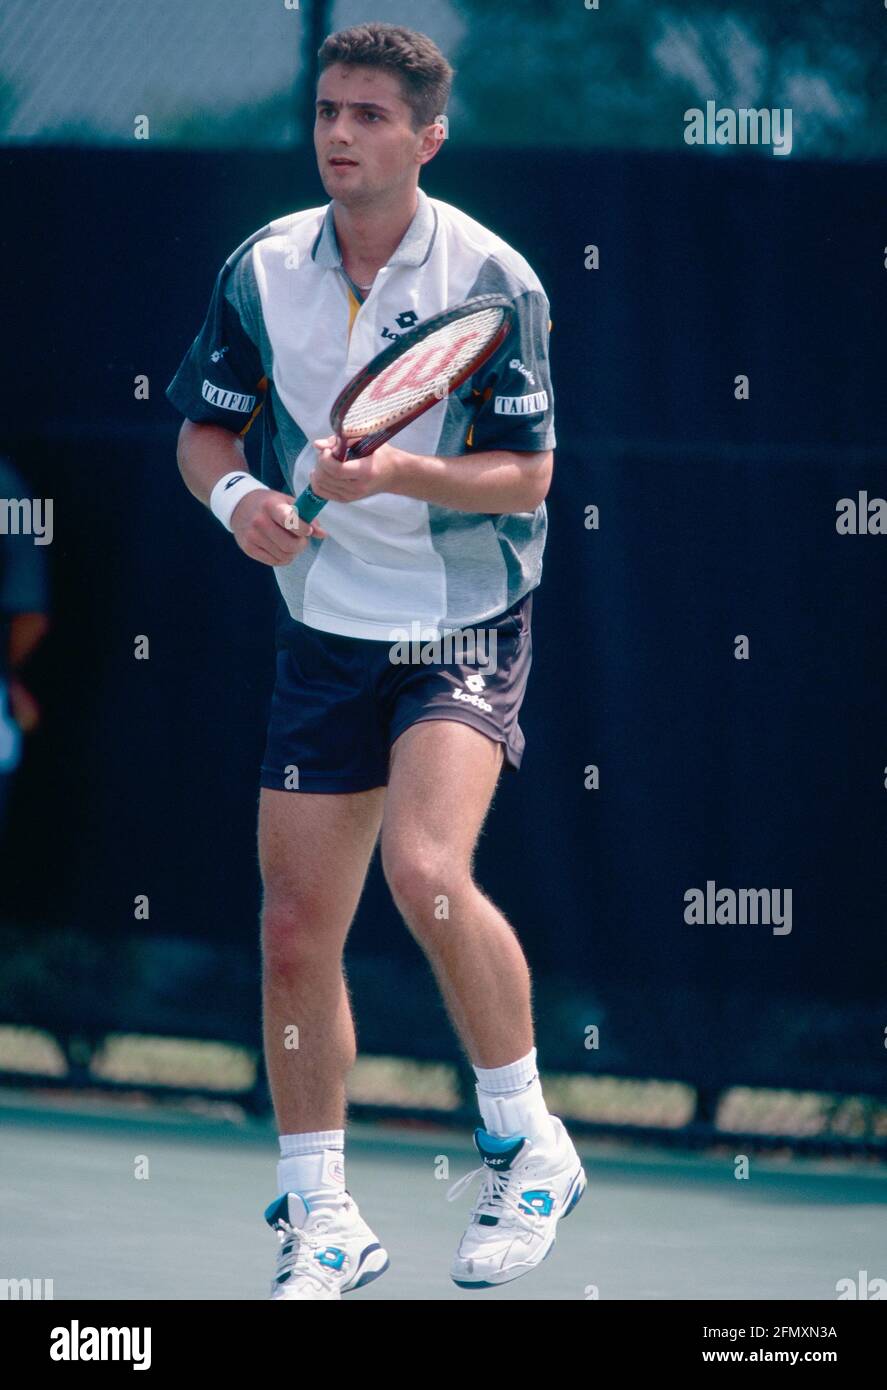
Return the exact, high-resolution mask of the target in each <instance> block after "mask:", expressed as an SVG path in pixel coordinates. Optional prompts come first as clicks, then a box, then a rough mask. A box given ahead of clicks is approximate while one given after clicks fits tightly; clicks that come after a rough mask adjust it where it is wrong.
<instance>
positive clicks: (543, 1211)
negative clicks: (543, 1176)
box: [521, 1188, 554, 1216]
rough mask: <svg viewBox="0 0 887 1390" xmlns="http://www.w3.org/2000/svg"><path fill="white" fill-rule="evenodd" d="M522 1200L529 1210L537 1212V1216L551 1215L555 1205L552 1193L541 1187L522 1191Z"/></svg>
mask: <svg viewBox="0 0 887 1390" xmlns="http://www.w3.org/2000/svg"><path fill="white" fill-rule="evenodd" d="M521 1201H522V1202H523V1204H524V1206H525V1208H526V1210H527V1211H529V1212H531V1213H532V1212H535V1213H536V1215H537V1216H550V1215H551V1211H552V1207H553V1206H554V1197H553V1196H552V1194H551V1193H550V1192H548V1191H545V1190H543V1189H539V1188H531V1189H530V1190H529V1191H527V1192H522V1193H521Z"/></svg>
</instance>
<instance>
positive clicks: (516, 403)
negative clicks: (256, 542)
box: [167, 188, 556, 641]
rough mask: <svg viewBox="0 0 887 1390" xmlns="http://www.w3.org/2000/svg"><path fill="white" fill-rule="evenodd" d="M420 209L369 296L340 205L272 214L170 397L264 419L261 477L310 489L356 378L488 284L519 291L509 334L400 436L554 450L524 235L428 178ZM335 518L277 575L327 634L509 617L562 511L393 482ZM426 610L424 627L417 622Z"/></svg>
mask: <svg viewBox="0 0 887 1390" xmlns="http://www.w3.org/2000/svg"><path fill="white" fill-rule="evenodd" d="M417 192H418V207H417V210H416V214H415V217H414V218H413V221H412V222H411V224H410V226H409V227H408V229H407V231H406V233H405V235H404V237H403V239H402V240H401V242H400V245H399V246H398V248H397V250H396V251H395V253H394V255H393V256H392V257H391V259H390V261H389V262H388V264H387V265H386V266H383V267H382V269H381V270H380V271H379V272H378V274H377V276H376V278H375V281H374V282H373V286H372V289H371V290H370V292H369V294H367V296H366V298H365V299H364V300H363V302H362V303H361V301H360V300H359V299H358V297H357V296H356V295H355V293H354V290H353V288H352V286H351V282H350V281H349V280H348V277H347V275H346V274H345V271H344V268H343V266H342V258H341V253H340V250H339V245H338V239H337V237H336V229H335V223H334V221H333V204H332V203H329V204H327V205H326V206H325V207H318V208H309V209H307V210H305V211H302V212H295V213H292V214H290V215H288V216H285V217H281V218H278V219H277V220H275V221H274V222H270V223H269V224H268V225H267V226H266V227H263V228H262V229H261V230H260V231H258V232H256V233H255V234H254V235H253V236H251V237H250V238H249V239H248V240H247V241H245V242H244V243H243V245H242V246H240V247H238V249H237V250H236V251H234V252H233V254H232V255H231V256H230V257H229V258H228V260H227V261H226V262H225V264H224V266H223V267H222V270H221V271H220V273H219V276H218V279H217V280H216V285H215V289H214V292H213V296H212V300H211V302H210V306H209V312H208V314H207V317H206V321H205V323H204V325H203V328H202V329H201V331H200V333H199V335H198V337H197V338H196V339H195V341H194V343H193V345H192V347H191V348H190V350H189V352H188V353H187V355H186V356H185V359H184V361H183V362H182V365H181V366H180V368H179V370H178V372H177V373H176V376H175V377H174V379H173V381H172V382H171V383H170V385H169V387H168V388H167V395H168V397H169V399H170V400H171V401H172V403H173V405H175V406H176V407H177V408H178V409H179V410H180V411H181V412H182V414H183V415H185V416H187V417H188V418H189V419H191V420H194V421H198V422H206V423H210V424H215V425H221V426H222V427H223V428H225V429H230V430H232V431H235V432H236V433H238V434H245V433H246V432H247V430H248V429H249V428H250V426H251V425H252V422H253V420H254V419H256V418H258V419H259V421H260V423H261V429H262V450H261V472H260V476H261V478H262V481H263V482H265V483H267V484H268V486H269V487H273V488H276V489H278V490H280V491H287V492H289V493H292V494H294V495H296V496H298V494H299V493H300V492H301V490H302V488H303V487H304V486H305V485H306V483H307V482H308V478H309V474H310V473H311V471H312V469H313V468H314V466H315V463H316V459H317V452H316V450H315V448H314V445H313V444H312V443H311V441H312V440H313V439H317V438H320V437H321V436H325V435H328V434H329V432H330V423H329V416H330V408H331V406H332V404H333V402H334V401H335V399H336V397H337V395H338V394H339V392H340V391H341V390H342V388H343V387H344V386H345V385H346V384H347V382H348V381H349V380H350V379H351V378H352V377H353V376H354V375H355V373H356V372H358V371H359V370H360V369H361V368H362V367H364V366H365V365H366V364H367V363H368V362H369V361H370V360H371V359H372V358H373V357H374V356H375V355H376V353H378V352H380V351H381V350H382V349H383V348H385V347H387V346H388V345H389V343H390V342H391V341H392V339H393V338H395V337H396V336H397V335H398V334H399V333H402V332H404V331H405V330H406V329H408V328H411V327H412V326H413V325H414V324H416V323H419V322H420V321H421V320H422V319H425V318H428V317H429V316H430V315H431V314H435V313H439V312H440V311H441V310H443V309H446V308H449V307H450V306H451V305H454V304H458V303H459V302H460V301H462V300H464V299H468V298H469V297H470V296H472V295H475V294H488V293H493V292H495V293H500V294H507V295H508V296H509V298H510V299H511V300H512V302H513V303H514V305H515V307H516V310H517V314H516V319H515V323H514V325H513V327H512V330H511V332H510V333H509V335H508V337H507V338H506V340H505V342H504V343H503V344H502V346H501V348H499V349H498V351H497V352H496V354H495V355H494V356H493V357H491V358H490V360H489V361H488V362H486V363H485V364H484V365H483V366H482V367H480V368H479V369H478V371H477V372H475V374H474V376H473V377H471V378H470V379H469V380H468V381H466V382H465V383H464V384H463V385H462V386H461V387H459V389H458V390H457V391H456V392H455V393H453V394H451V395H450V396H449V397H447V398H446V399H445V400H442V401H440V402H439V403H438V404H437V405H435V406H433V407H432V408H431V409H430V410H429V411H427V412H426V413H425V414H424V415H423V416H421V417H420V418H419V419H418V420H414V421H413V422H412V423H411V424H409V425H408V426H407V427H406V428H405V429H404V430H402V431H401V433H400V434H399V435H397V437H396V443H397V445H398V446H399V447H401V448H404V449H407V450H409V451H410V452H412V453H417V454H426V455H438V456H441V455H442V456H450V457H452V456H455V455H459V454H471V453H473V452H480V451H483V450H487V449H509V450H512V449H513V450H515V451H522V452H534V451H536V450H543V449H553V448H554V447H555V442H556V441H555V433H554V399H553V392H552V386H551V378H550V372H549V364H548V335H549V330H550V327H551V322H550V318H549V303H548V299H547V297H546V295H545V291H544V290H543V288H542V285H541V284H540V282H539V280H538V278H537V276H536V274H535V273H534V271H533V270H532V268H531V266H530V265H529V264H528V263H527V261H526V260H525V259H524V258H523V256H521V255H520V254H519V253H518V252H517V251H515V250H514V249H513V248H512V247H511V246H509V245H508V243H507V242H505V241H503V240H502V239H501V237H498V236H496V235H495V234H494V233H493V232H491V231H488V230H487V228H486V227H484V226H482V225H481V224H480V223H479V222H476V221H474V219H473V218H471V217H468V216H466V214H465V213H464V212H461V211H460V210H459V209H458V208H456V207H453V206H451V205H450V204H449V203H444V202H442V201H441V200H440V199H438V198H429V197H428V196H427V195H426V194H425V193H424V192H423V190H422V189H421V188H420V189H418V190H417ZM319 521H320V524H321V525H322V526H323V528H324V530H325V531H327V532H328V537H327V539H325V540H320V539H317V538H316V537H315V538H313V539H312V540H311V541H310V542H309V544H308V545H307V546H306V548H305V550H304V551H303V552H302V554H301V555H298V556H297V557H296V558H295V559H294V560H293V561H292V562H291V564H289V565H286V566H276V567H275V570H274V573H275V574H276V576H277V582H278V584H279V585H280V589H281V592H282V594H283V597H284V599H285V601H286V606H287V608H288V609H289V613H290V615H291V617H292V618H294V619H296V620H297V621H299V622H303V623H306V624H308V625H309V626H310V627H315V628H320V629H322V630H324V631H326V632H335V633H340V634H342V635H345V636H351V637H364V638H373V639H378V640H384V641H390V640H391V634H392V630H393V629H404V628H406V629H407V631H408V632H415V631H418V632H420V633H421V636H422V638H423V640H435V639H436V638H437V637H440V636H442V635H444V633H445V632H446V631H447V630H448V629H453V628H460V627H470V626H473V625H475V624H479V623H482V622H484V621H486V620H487V619H489V618H493V617H496V616H497V615H498V614H500V613H501V612H503V610H504V609H506V608H508V607H510V606H511V604H513V603H515V602H516V601H517V600H518V599H519V598H521V597H523V595H524V594H526V593H527V592H528V591H529V590H530V589H534V588H535V587H536V586H537V585H538V583H539V581H540V578H541V574H542V551H543V548H544V545H545V534H546V526H547V516H546V509H545V504H544V503H542V504H541V505H540V506H539V507H537V508H536V510H535V511H533V512H516V513H503V514H495V513H489V512H479V513H471V512H464V511H457V510H454V509H452V508H450V507H441V506H438V505H436V504H434V503H430V502H423V501H418V500H416V499H415V498H411V497H401V496H399V495H395V494H393V493H378V494H376V495H375V496H373V497H366V498H363V499H361V500H360V501H357V502H347V503H346V502H328V503H327V505H326V506H325V507H324V509H323V511H322V512H321V514H320V517H319ZM414 623H418V624H419V628H418V629H416V628H413V627H412V626H411V625H412V624H414Z"/></svg>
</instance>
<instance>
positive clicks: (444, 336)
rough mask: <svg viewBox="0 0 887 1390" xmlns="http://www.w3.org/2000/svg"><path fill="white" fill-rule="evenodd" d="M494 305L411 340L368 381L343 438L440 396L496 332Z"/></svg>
mask: <svg viewBox="0 0 887 1390" xmlns="http://www.w3.org/2000/svg"><path fill="white" fill-rule="evenodd" d="M502 319H503V310H502V308H501V307H499V306H498V305H492V306H490V307H487V308H484V309H478V310H476V311H475V312H474V313H472V314H466V315H463V316H462V317H461V318H458V319H455V320H454V321H453V322H452V323H448V324H445V325H444V326H443V327H442V328H438V329H435V330H434V332H432V333H429V334H428V335H427V337H425V338H422V339H421V341H419V342H418V343H414V344H413V346H412V347H410V348H408V349H407V350H406V352H404V353H402V354H401V356H400V357H398V358H397V359H396V360H395V361H394V362H392V363H390V364H389V366H387V367H386V368H385V370H384V371H382V372H380V374H379V375H378V376H377V377H375V378H373V379H372V380H371V381H369V382H368V383H367V385H366V387H365V388H364V390H363V391H362V392H361V393H360V395H359V396H358V397H357V398H356V399H355V400H354V401H353V402H352V403H351V405H350V406H349V408H348V410H347V411H346V413H345V416H344V419H343V421H342V432H343V434H344V435H345V436H346V438H352V439H355V438H357V439H359V438H362V437H363V436H365V435H368V434H374V433H375V432H376V431H377V430H382V429H386V428H387V427H388V426H389V425H391V424H393V423H395V421H397V420H400V419H402V418H403V417H404V416H407V415H410V414H412V413H413V412H414V411H416V410H418V409H419V408H420V407H421V406H423V405H425V403H426V402H428V401H431V400H434V399H437V400H443V399H444V397H445V396H446V395H447V393H448V392H449V390H450V388H451V386H452V384H453V382H454V381H456V380H457V379H459V378H461V377H463V375H464V374H466V373H468V372H469V371H470V367H471V364H472V363H473V362H474V361H476V360H477V359H478V358H479V357H480V356H481V355H482V353H483V352H484V350H485V349H486V347H487V346H488V344H489V343H490V342H491V341H492V339H493V338H494V337H495V336H496V334H497V333H498V331H499V329H500V327H501V324H502Z"/></svg>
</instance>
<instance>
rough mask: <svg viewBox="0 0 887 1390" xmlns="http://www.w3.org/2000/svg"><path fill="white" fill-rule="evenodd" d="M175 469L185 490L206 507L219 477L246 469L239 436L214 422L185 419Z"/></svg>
mask: <svg viewBox="0 0 887 1390" xmlns="http://www.w3.org/2000/svg"><path fill="white" fill-rule="evenodd" d="M177 457H178V463H179V472H180V473H181V475H182V477H183V478H184V480H185V486H186V487H187V488H188V491H189V492H191V493H193V495H194V496H195V497H196V498H197V500H198V501H199V502H203V503H204V505H205V506H209V498H210V493H211V492H212V490H213V488H214V487H215V485H216V483H217V482H218V481H219V479H220V478H224V476H225V474H226V473H233V472H234V471H235V470H236V469H242V470H243V471H244V472H249V470H248V468H247V466H246V457H245V454H244V449H243V443H242V441H241V439H240V436H239V435H236V434H232V433H231V431H230V430H223V429H221V428H220V427H219V426H218V425H200V424H195V423H194V421H192V420H186V421H185V423H184V424H183V426H182V428H181V431H180V433H179V446H178V453H177Z"/></svg>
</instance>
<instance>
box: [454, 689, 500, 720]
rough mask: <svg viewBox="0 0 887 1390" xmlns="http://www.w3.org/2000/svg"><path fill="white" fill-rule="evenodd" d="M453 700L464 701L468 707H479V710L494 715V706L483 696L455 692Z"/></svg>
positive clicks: (461, 691)
mask: <svg viewBox="0 0 887 1390" xmlns="http://www.w3.org/2000/svg"><path fill="white" fill-rule="evenodd" d="M453 699H454V700H462V701H464V703H465V704H467V705H477V708H478V709H482V710H485V711H486V713H487V714H492V713H493V706H492V705H491V704H490V702H489V700H485V699H484V697H483V696H482V695H469V694H468V692H467V691H465V690H454V691H453Z"/></svg>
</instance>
